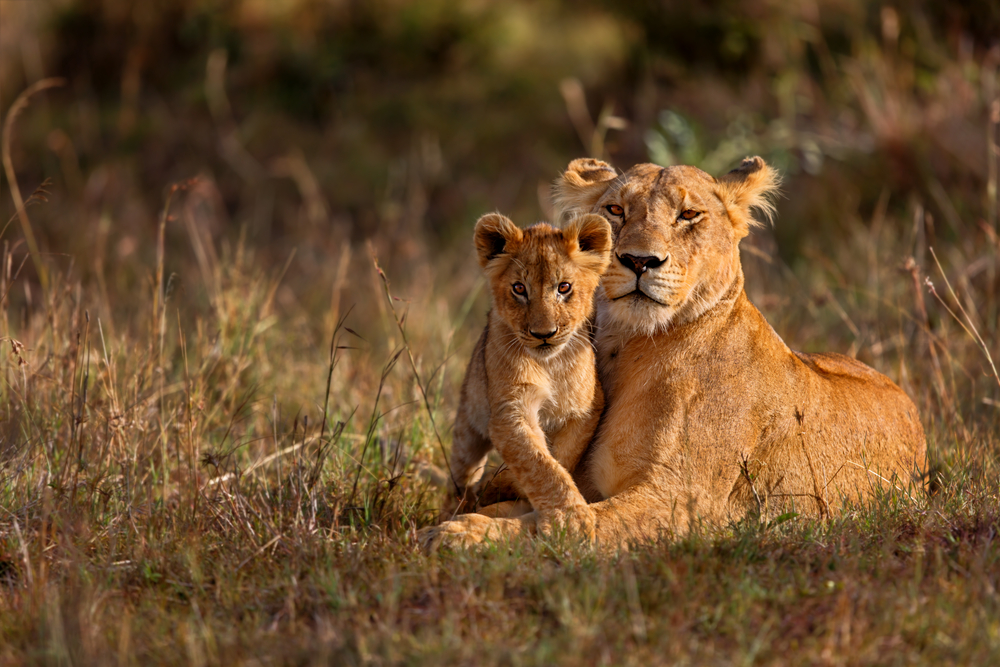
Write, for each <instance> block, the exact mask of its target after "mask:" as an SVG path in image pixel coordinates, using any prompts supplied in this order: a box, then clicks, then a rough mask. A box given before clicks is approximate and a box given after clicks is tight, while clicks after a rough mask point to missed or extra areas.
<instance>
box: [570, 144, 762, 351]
mask: <svg viewBox="0 0 1000 667" xmlns="http://www.w3.org/2000/svg"><path fill="white" fill-rule="evenodd" d="M778 183H779V177H778V173H777V172H776V171H775V170H774V169H772V168H771V167H769V166H767V165H766V164H765V163H764V161H763V160H762V159H760V158H759V157H752V158H747V159H745V160H744V161H743V163H742V164H741V165H740V166H739V167H738V168H737V169H734V170H733V171H731V172H729V173H728V174H726V175H725V176H722V177H721V178H718V179H716V178H713V177H712V176H710V175H708V174H706V173H705V172H703V171H702V170H700V169H697V168H695V167H683V166H678V167H659V166H657V165H653V164H639V165H636V166H634V167H632V168H631V169H630V170H628V171H627V172H625V173H624V174H622V175H620V176H619V175H618V174H617V173H616V172H615V170H614V169H613V168H612V167H611V166H610V165H608V164H607V163H604V162H601V161H600V160H594V159H590V158H584V159H579V160H574V161H573V162H571V163H570V165H569V167H568V168H567V170H566V172H565V173H564V174H563V175H562V177H561V178H560V179H559V180H558V181H557V182H556V201H557V205H558V206H559V208H560V209H561V211H562V212H563V215H567V214H570V215H575V214H580V213H584V212H594V213H598V214H600V215H602V216H604V217H605V218H606V219H607V220H608V221H609V222H610V223H611V227H612V230H613V235H614V257H613V260H612V262H611V266H610V267H609V268H608V270H607V271H606V272H605V274H604V278H603V280H602V283H601V284H602V286H603V291H604V298H605V299H606V307H602V313H603V314H602V318H603V317H606V318H607V323H608V324H610V325H612V326H614V327H615V328H617V329H618V330H620V331H623V332H632V333H643V334H652V333H654V332H656V331H659V330H664V329H666V328H668V327H670V326H672V325H676V324H681V323H684V322H689V321H691V320H694V319H695V318H697V317H698V316H700V315H701V314H703V313H705V312H707V311H708V310H709V309H711V308H712V306H714V305H715V304H717V303H718V302H719V300H720V299H721V298H722V297H723V296H724V295H725V294H726V292H727V291H728V290H729V289H730V288H731V287H732V286H733V284H734V282H736V280H737V279H738V277H739V276H740V275H741V268H740V254H739V242H740V239H742V238H743V237H744V236H746V235H747V234H748V233H749V231H750V227H752V226H754V225H757V224H759V223H758V222H757V221H756V220H755V219H754V217H753V215H752V213H751V209H757V210H759V211H762V212H763V213H764V214H765V215H767V216H770V215H771V214H772V213H773V212H774V207H773V205H772V204H771V201H770V197H771V196H772V195H773V194H774V193H775V192H776V190H777V187H778ZM604 322H605V320H604V319H602V325H603V323H604Z"/></svg>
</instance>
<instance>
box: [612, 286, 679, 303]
mask: <svg viewBox="0 0 1000 667" xmlns="http://www.w3.org/2000/svg"><path fill="white" fill-rule="evenodd" d="M628 297H632V298H633V299H634V300H636V301H639V300H640V299H645V300H647V301H652V302H653V303H655V304H657V305H659V306H666V305H667V304H665V303H663V302H662V301H657V300H656V299H654V298H653V297H651V296H649V295H648V294H646V293H645V292H643V291H642V290H641V289H639V288H638V287H636V288H635V289H634V290H632V291H631V292H628V293H627V294H622V295H621V296H616V297H615V298H613V299H611V300H612V301H619V300H621V299H627V298H628Z"/></svg>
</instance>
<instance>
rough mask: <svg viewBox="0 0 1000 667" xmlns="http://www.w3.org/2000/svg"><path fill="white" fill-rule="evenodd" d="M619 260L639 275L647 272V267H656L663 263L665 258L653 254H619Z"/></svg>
mask: <svg viewBox="0 0 1000 667" xmlns="http://www.w3.org/2000/svg"><path fill="white" fill-rule="evenodd" d="M618 261H619V262H621V263H622V264H624V265H625V266H627V267H628V268H629V269H631V270H632V272H633V273H635V275H637V276H638V275H642V274H643V273H645V272H646V270H647V269H655V268H656V267H658V266H659V265H660V264H663V261H664V260H662V259H660V258H658V257H653V256H649V257H636V256H635V255H618Z"/></svg>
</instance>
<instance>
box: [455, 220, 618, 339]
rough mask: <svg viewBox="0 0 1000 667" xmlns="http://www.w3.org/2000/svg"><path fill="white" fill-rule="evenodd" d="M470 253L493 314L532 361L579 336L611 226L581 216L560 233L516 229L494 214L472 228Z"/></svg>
mask: <svg viewBox="0 0 1000 667" xmlns="http://www.w3.org/2000/svg"><path fill="white" fill-rule="evenodd" d="M475 239H476V251H477V252H478V254H479V263H480V265H482V267H483V269H485V272H486V276H487V278H488V279H489V281H490V290H491V292H492V295H493V310H494V312H495V313H496V314H497V315H498V316H499V317H500V318H501V319H502V320H503V321H504V322H506V323H507V325H508V326H509V327H510V328H511V330H512V331H513V333H514V335H515V336H516V339H517V340H518V341H519V342H520V343H521V344H522V345H523V346H524V347H525V348H527V349H528V350H531V351H532V352H533V353H534V354H536V355H538V356H543V357H545V356H551V355H553V354H555V353H556V352H558V351H559V350H560V349H561V348H562V347H563V345H564V344H565V343H566V342H567V341H569V340H571V339H572V338H573V336H574V335H576V334H577V333H579V331H580V330H581V327H582V325H583V324H584V322H586V321H587V318H588V317H590V314H591V312H592V311H593V307H594V305H593V304H594V298H593V297H594V290H595V289H597V285H598V283H599V282H600V279H601V274H602V273H603V272H604V270H605V269H606V268H607V266H608V263H609V261H610V254H611V226H610V225H609V224H608V222H607V221H606V220H605V219H604V218H603V217H601V216H599V215H584V216H582V217H578V218H576V219H575V220H572V221H571V222H570V223H569V224H567V225H566V227H565V228H564V229H556V228H555V227H552V226H550V225H547V224H545V223H538V224H537V225H533V226H531V227H528V228H527V229H524V230H522V229H519V228H518V227H517V226H516V225H515V224H514V223H513V222H511V221H510V219H508V218H506V217H504V216H502V215H500V214H499V213H489V214H487V215H484V216H483V217H481V218H480V219H479V222H477V223H476V234H475Z"/></svg>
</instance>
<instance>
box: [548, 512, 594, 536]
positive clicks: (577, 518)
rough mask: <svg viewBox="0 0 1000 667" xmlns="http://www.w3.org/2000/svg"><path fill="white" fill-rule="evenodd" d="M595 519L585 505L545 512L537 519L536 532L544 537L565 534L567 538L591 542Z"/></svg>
mask: <svg viewBox="0 0 1000 667" xmlns="http://www.w3.org/2000/svg"><path fill="white" fill-rule="evenodd" d="M595 525H596V517H595V516H594V512H593V510H591V509H590V507H588V506H587V505H580V506H578V507H569V508H566V509H558V510H552V511H549V512H546V513H545V514H544V515H543V516H541V517H539V519H538V532H540V533H542V534H543V535H545V536H546V537H551V536H553V535H558V534H560V533H565V534H566V535H567V536H569V537H573V538H576V539H583V540H586V541H587V542H593V541H594V538H595V535H596V528H595Z"/></svg>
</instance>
